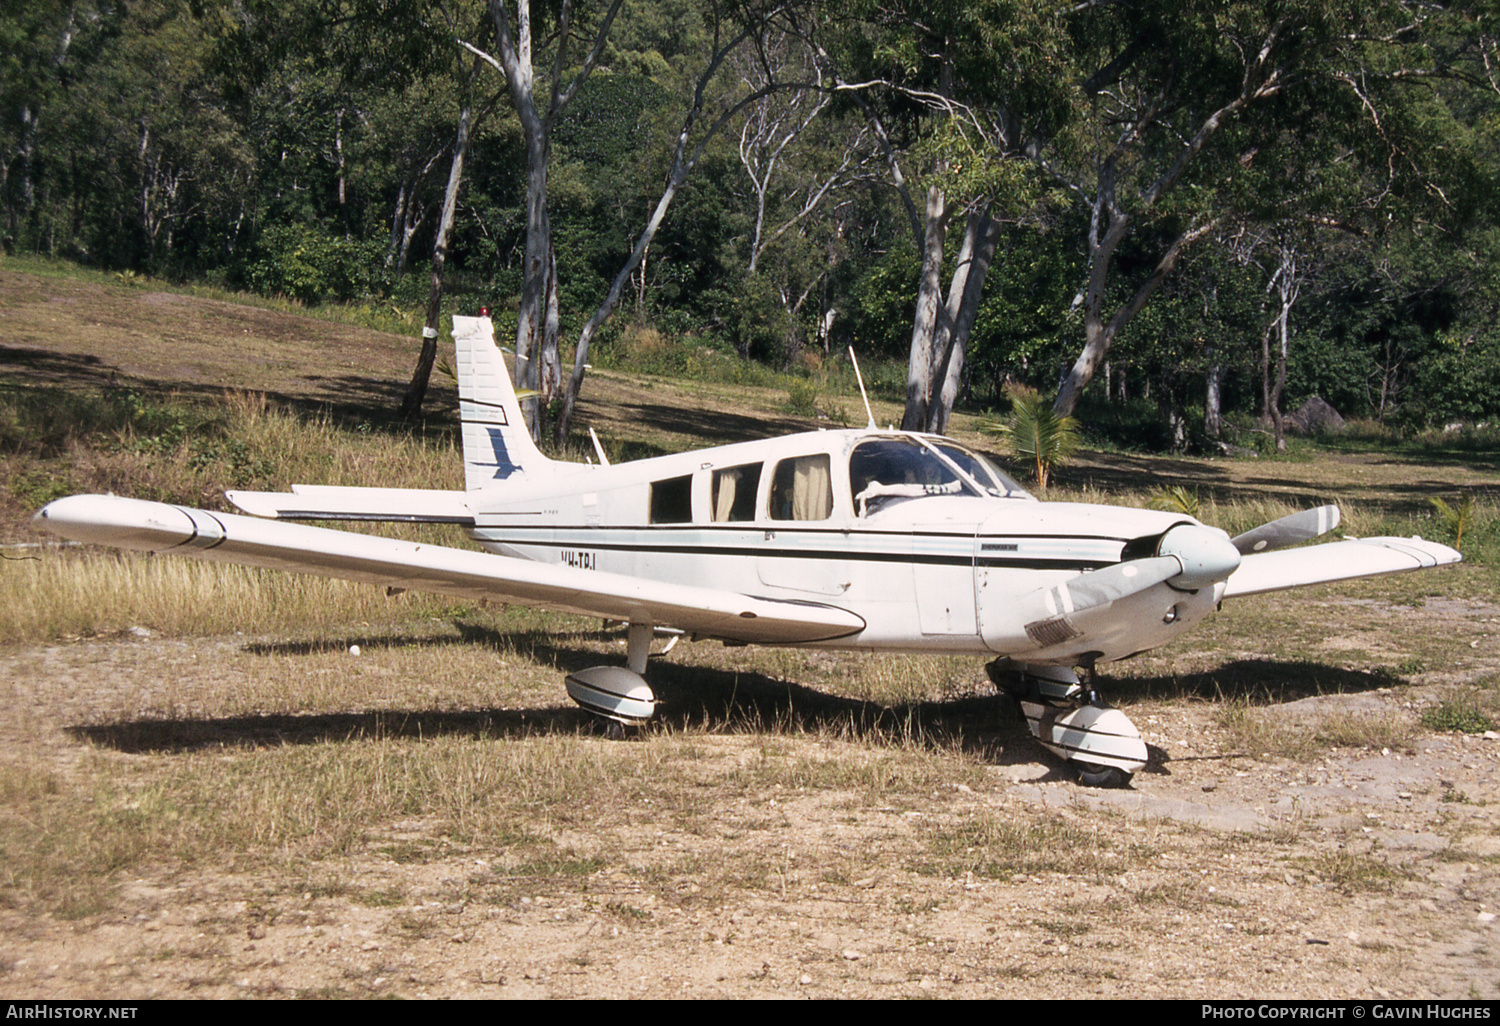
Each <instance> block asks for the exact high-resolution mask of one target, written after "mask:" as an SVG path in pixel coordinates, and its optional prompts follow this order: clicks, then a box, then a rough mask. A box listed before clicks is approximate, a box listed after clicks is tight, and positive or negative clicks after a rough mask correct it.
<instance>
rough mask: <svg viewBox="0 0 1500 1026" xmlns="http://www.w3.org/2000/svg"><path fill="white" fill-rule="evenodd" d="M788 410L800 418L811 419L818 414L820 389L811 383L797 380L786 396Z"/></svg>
mask: <svg viewBox="0 0 1500 1026" xmlns="http://www.w3.org/2000/svg"><path fill="white" fill-rule="evenodd" d="M786 408H787V409H788V410H789V411H791V412H792V413H795V414H797V415H798V416H799V417H811V416H814V415H816V414H817V412H818V389H817V386H816V385H814V384H813V383H812V382H811V381H806V380H800V379H799V380H796V381H793V382H792V386H791V388H789V389H788V390H787V394H786Z"/></svg>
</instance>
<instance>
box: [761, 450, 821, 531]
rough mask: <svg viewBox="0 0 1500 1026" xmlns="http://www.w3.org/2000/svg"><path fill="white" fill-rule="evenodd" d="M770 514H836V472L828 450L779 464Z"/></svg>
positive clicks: (791, 516)
mask: <svg viewBox="0 0 1500 1026" xmlns="http://www.w3.org/2000/svg"><path fill="white" fill-rule="evenodd" d="M770 514H771V519H772V520H827V519H828V518H829V517H831V516H832V515H833V475H832V474H831V473H830V470H829V459H828V454H827V453H817V454H816V455H813V456H798V457H796V458H794V459H789V460H782V461H781V462H780V463H778V464H776V473H775V474H774V475H773V476H772V477H771V509H770Z"/></svg>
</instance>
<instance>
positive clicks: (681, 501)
mask: <svg viewBox="0 0 1500 1026" xmlns="http://www.w3.org/2000/svg"><path fill="white" fill-rule="evenodd" d="M692 520H693V478H692V475H691V474H689V475H687V476H684V477H672V478H668V479H667V480H665V481H653V482H652V483H651V522H652V523H653V524H689V523H692Z"/></svg>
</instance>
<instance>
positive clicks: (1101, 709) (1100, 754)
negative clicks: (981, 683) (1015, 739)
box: [985, 659, 1146, 787]
mask: <svg viewBox="0 0 1500 1026" xmlns="http://www.w3.org/2000/svg"><path fill="white" fill-rule="evenodd" d="M985 671H986V672H987V673H988V674H989V677H990V680H992V681H994V682H995V686H996V687H997V688H999V689H1000V690H1001V691H1003V692H1005V693H1006V694H1007V695H1009V696H1010V697H1011V698H1013V699H1015V700H1016V704H1017V705H1019V706H1020V708H1021V714H1022V715H1023V716H1025V717H1026V726H1027V727H1029V728H1030V729H1031V736H1032V737H1034V738H1036V739H1037V740H1038V741H1040V742H1041V743H1042V747H1044V748H1046V749H1047V751H1049V752H1051V753H1052V754H1053V755H1056V756H1057V757H1058V758H1060V759H1065V760H1067V761H1068V762H1070V763H1072V764H1073V768H1074V769H1075V770H1077V772H1078V781H1079V783H1081V784H1083V785H1084V786H1086V787H1125V786H1126V785H1128V784H1129V783H1130V778H1131V777H1132V776H1134V774H1135V772H1136V771H1137V770H1139V769H1140V768H1141V767H1143V766H1145V765H1146V743H1145V742H1144V741H1142V740H1141V733H1140V731H1138V730H1136V729H1135V724H1133V723H1131V722H1130V718H1129V717H1128V716H1126V715H1125V714H1124V713H1122V712H1121V711H1120V710H1118V709H1116V708H1115V707H1114V706H1112V705H1109V704H1108V703H1106V702H1105V701H1104V700H1103V699H1101V698H1100V697H1099V693H1098V692H1097V691H1095V690H1094V689H1093V686H1092V680H1090V682H1089V685H1088V686H1085V685H1084V684H1083V683H1081V682H1080V681H1079V679H1078V675H1077V674H1076V673H1074V672H1073V670H1072V669H1071V668H1069V667H1066V666H1034V665H1030V664H1026V663H1015V662H1011V661H1010V660H1009V659H997V660H995V661H994V662H992V663H990V664H988V665H987V666H986V667H985Z"/></svg>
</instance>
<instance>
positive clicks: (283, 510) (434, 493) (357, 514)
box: [224, 485, 474, 527]
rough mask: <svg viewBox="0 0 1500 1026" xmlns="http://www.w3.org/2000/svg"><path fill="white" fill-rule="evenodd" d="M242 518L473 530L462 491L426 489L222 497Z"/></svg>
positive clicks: (319, 489)
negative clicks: (456, 526) (452, 526)
mask: <svg viewBox="0 0 1500 1026" xmlns="http://www.w3.org/2000/svg"><path fill="white" fill-rule="evenodd" d="M224 494H225V495H226V496H227V497H228V499H229V501H230V502H232V503H234V504H235V505H236V506H238V507H239V508H240V509H242V510H244V511H245V512H246V513H250V514H252V515H254V516H257V517H270V518H272V519H273V520H371V521H385V522H400V523H417V524H463V525H465V526H467V527H472V526H473V525H474V514H473V513H472V512H471V511H470V510H469V506H468V503H466V502H465V501H464V493H463V492H447V491H438V490H435V489H426V488H339V487H333V486H328V485H292V490H291V491H290V492H226V493H224Z"/></svg>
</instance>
